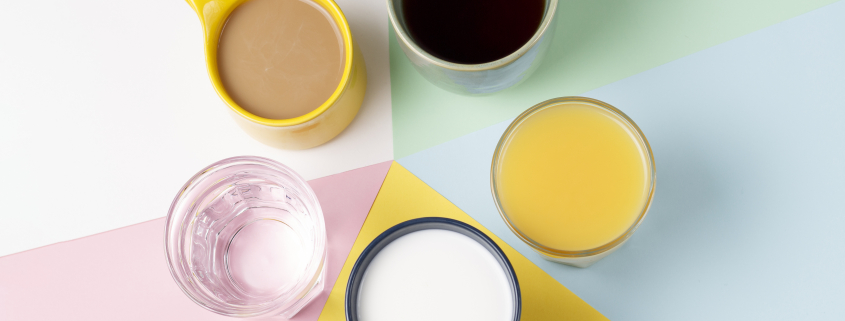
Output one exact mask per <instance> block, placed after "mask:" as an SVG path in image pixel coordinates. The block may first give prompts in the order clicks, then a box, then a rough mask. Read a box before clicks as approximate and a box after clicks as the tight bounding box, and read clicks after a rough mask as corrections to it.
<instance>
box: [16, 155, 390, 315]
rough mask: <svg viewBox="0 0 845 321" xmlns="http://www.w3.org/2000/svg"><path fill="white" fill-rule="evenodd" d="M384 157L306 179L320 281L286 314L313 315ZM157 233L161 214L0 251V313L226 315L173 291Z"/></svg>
mask: <svg viewBox="0 0 845 321" xmlns="http://www.w3.org/2000/svg"><path fill="white" fill-rule="evenodd" d="M390 164H391V162H384V163H380V164H376V165H372V166H368V167H364V168H360V169H356V170H352V171H348V172H344V173H340V174H336V175H332V176H328V177H324V178H319V179H316V180H312V181H309V184H310V185H311V187H312V188H313V189H314V192H316V194H317V197H318V198H319V200H320V203H321V205H322V207H323V212H324V215H325V219H326V230H327V233H328V244H329V257H328V266H327V269H328V270H327V274H326V275H327V280H326V286H325V290H324V291H323V293H322V294H320V296H318V297H317V298H316V299H315V301H314V302H312V303H311V304H309V305H308V306H307V307H306V308H305V309H303V310H302V311H301V312H300V313H299V314H298V315H297V316H296V317H295V318H294V320H302V321H307V320H317V318H318V317H319V315H320V311H321V310H322V308H323V306H324V305H325V302H326V299H327V298H328V293H329V291H331V289H332V287H333V286H334V283H335V281H336V280H337V276H338V275H339V274H340V269H341V267H342V266H343V262H344V261H345V260H346V256H347V255H348V253H349V251H350V249H351V248H352V244H353V243H354V241H355V238H356V237H357V235H358V232H359V230H360V229H361V226H362V225H363V224H364V220H365V219H366V217H367V213H368V212H369V210H370V206H372V204H373V201H374V200H375V197H376V195H377V194H378V191H379V189H380V188H381V184H382V182H383V181H384V177H385V175H386V174H387V170H388V169H389V168H390ZM174 188H178V187H174ZM174 191H175V190H174ZM168 205H169V204H162V205H161V208H162V211H165V210H166V208H167V206H168ZM80 210H82V209H80ZM115 215H120V213H115ZM23 228H37V227H23ZM163 232H164V219H163V218H161V219H156V220H152V221H149V222H144V223H140V224H136V225H132V226H128V227H124V228H120V229H117V230H113V231H109V232H105V233H101V234H97V235H92V236H89V237H85V238H82V239H78V240H73V241H68V242H63V243H58V244H54V245H50V246H46V247H42V248H38V249H34V250H30V251H26V252H22V253H18V254H13V255H10V256H6V257H2V258H0V320H232V319H231V318H226V317H222V316H218V315H216V314H214V313H211V312H208V311H206V310H205V309H203V308H201V307H199V306H198V305H196V304H194V303H193V302H191V301H190V299H188V297H186V296H185V295H184V294H183V293H182V291H180V290H179V288H178V287H177V286H176V284H175V283H174V282H173V279H172V278H171V277H170V272H168V270H167V266H166V265H165V263H164V247H163V244H162V242H163Z"/></svg>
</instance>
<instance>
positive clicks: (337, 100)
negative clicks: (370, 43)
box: [186, 0, 367, 149]
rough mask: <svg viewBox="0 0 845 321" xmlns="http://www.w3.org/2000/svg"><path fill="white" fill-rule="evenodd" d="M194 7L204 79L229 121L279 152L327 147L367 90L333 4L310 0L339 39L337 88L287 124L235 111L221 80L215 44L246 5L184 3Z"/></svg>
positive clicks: (203, 0) (234, 0)
mask: <svg viewBox="0 0 845 321" xmlns="http://www.w3.org/2000/svg"><path fill="white" fill-rule="evenodd" d="M186 1H187V2H188V4H190V5H191V7H192V8H194V11H196V12H197V15H198V16H199V18H200V22H201V23H202V29H203V32H204V34H205V59H206V63H207V65H208V75H209V77H210V78H211V83H212V84H213V85H214V89H215V90H216V91H217V94H218V95H220V98H221V99H223V101H225V102H226V104H227V105H229V111H231V115H232V117H233V118H234V119H235V121H236V122H237V123H238V125H240V126H241V128H243V129H244V131H246V132H247V133H248V134H249V135H250V136H252V137H253V138H255V139H256V140H258V141H260V142H262V143H265V144H267V145H270V146H273V147H278V148H284V149H306V148H311V147H315V146H318V145H320V144H323V143H325V142H328V141H329V140H331V139H332V138H334V137H335V136H337V135H338V134H340V132H341V131H343V129H344V128H346V126H348V125H349V123H351V122H352V119H354V118H355V115H356V114H357V113H358V109H359V108H360V107H361V102H362V101H363V100H364V92H365V91H366V88H367V69H366V66H365V65H364V57H363V56H361V51H360V50H359V49H358V46H357V45H356V44H355V42H354V41H353V40H352V33H351V32H350V31H349V24H348V23H347V22H346V17H345V16H344V15H343V12H341V11H340V7H338V6H337V4H336V3H334V1H332V0H312V1H314V2H315V3H317V4H319V5H320V6H321V7H323V8H324V9H326V11H328V12H329V14H330V15H331V16H332V19H334V22H335V24H336V25H337V27H338V30H340V34H341V37H342V38H343V52H344V64H345V65H344V67H343V76H342V77H341V79H340V83H339V84H338V86H337V88H336V89H335V91H334V93H332V95H331V97H329V99H328V100H326V101H325V102H323V104H322V105H320V106H315V107H316V108H315V109H314V110H312V111H311V112H309V113H307V114H305V115H302V116H299V117H296V118H291V119H269V118H264V117H260V116H257V115H254V114H252V113H250V112H249V111H247V110H245V109H243V108H242V107H241V106H238V104H237V103H235V101H234V100H232V98H231V97H229V94H228V93H227V92H226V89H225V88H224V87H223V83H222V82H221V81H220V74H219V72H218V70H217V43H218V41H219V39H220V33H221V32H222V31H223V26H224V25H225V24H226V20H227V19H228V17H229V14H231V13H232V11H233V10H234V9H235V8H236V7H237V6H238V5H240V4H242V3H244V2H246V1H247V0H186Z"/></svg>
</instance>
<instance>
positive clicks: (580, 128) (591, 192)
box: [494, 101, 653, 251]
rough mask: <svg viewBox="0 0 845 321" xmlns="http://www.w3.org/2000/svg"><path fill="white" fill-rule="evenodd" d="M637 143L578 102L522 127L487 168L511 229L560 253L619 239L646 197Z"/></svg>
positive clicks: (621, 122) (621, 125) (624, 125)
mask: <svg viewBox="0 0 845 321" xmlns="http://www.w3.org/2000/svg"><path fill="white" fill-rule="evenodd" d="M511 126H512V127H513V126H514V125H511ZM639 137H640V135H638V131H637V130H636V129H635V128H633V127H632V126H631V125H630V124H628V122H627V121H625V119H623V118H622V117H620V116H619V115H617V114H616V113H614V112H613V111H611V110H608V109H606V108H603V107H599V106H596V105H593V104H589V103H582V102H579V101H562V102H560V103H557V104H551V105H550V106H546V107H544V108H540V109H539V110H537V111H535V112H534V113H532V114H530V115H529V116H528V117H525V118H524V119H522V121H521V123H519V124H516V127H513V129H512V132H511V133H510V135H509V138H508V140H506V141H503V143H502V144H503V145H502V146H500V151H499V153H500V155H498V166H497V168H494V171H495V173H494V174H495V175H494V177H495V180H496V181H495V182H494V184H495V187H496V190H497V194H498V195H497V196H498V200H499V203H500V206H501V210H502V211H503V213H505V214H504V215H505V216H507V218H506V219H507V220H508V221H509V223H510V224H511V227H512V228H514V229H516V230H518V233H517V234H522V235H521V236H522V237H523V238H528V239H530V240H532V241H533V242H535V243H539V244H540V245H542V246H544V247H548V248H551V249H554V250H560V251H585V250H590V249H594V248H598V247H601V246H603V245H606V244H608V243H610V242H613V241H614V240H616V239H617V238H619V237H620V236H623V235H624V234H625V233H626V232H627V231H628V229H629V228H631V227H632V226H634V225H635V223H637V221H638V219H639V218H640V215H641V214H643V213H644V210H645V208H646V207H647V204H648V202H649V201H650V195H651V189H652V179H653V177H652V168H651V163H650V152H648V151H646V148H647V147H646V146H644V142H642V141H640V139H639Z"/></svg>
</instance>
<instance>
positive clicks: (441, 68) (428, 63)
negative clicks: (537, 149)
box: [387, 0, 557, 95]
mask: <svg viewBox="0 0 845 321" xmlns="http://www.w3.org/2000/svg"><path fill="white" fill-rule="evenodd" d="M403 2H404V1H403V0H387V12H388V16H389V17H390V24H391V25H393V30H394V31H395V32H396V37H397V38H398V40H399V46H400V47H401V48H402V51H404V52H405V55H406V56H407V57H408V59H410V60H411V63H412V64H413V65H414V68H416V69H417V71H418V72H419V73H420V74H422V75H423V77H425V78H426V79H428V81H430V82H431V83H433V84H435V85H437V86H438V87H441V88H443V89H446V90H448V91H451V92H455V93H459V94H464V95H483V94H490V93H494V92H497V91H500V90H504V89H506V88H509V87H512V86H514V85H516V84H519V83H520V82H522V81H523V80H525V79H526V78H528V76H530V75H531V73H532V72H534V70H536V69H537V67H538V66H539V65H540V63H541V62H542V61H543V56H545V53H546V50H547V49H548V48H549V43H551V41H552V38H553V36H554V17H555V11H556V9H557V0H546V1H545V2H546V7H545V10H544V11H543V20H542V21H541V22H540V27H539V28H537V31H536V32H535V33H534V36H532V37H531V39H530V40H528V42H526V43H525V44H524V45H522V47H520V48H519V50H517V51H515V52H513V53H511V54H510V55H507V56H505V57H504V58H501V59H499V60H495V61H492V62H488V63H483V64H475V65H466V64H457V63H453V62H449V61H446V60H443V59H440V58H437V57H435V56H433V55H431V54H430V53H428V52H426V51H425V50H423V49H422V48H420V46H419V45H417V43H416V42H414V40H413V38H411V36H410V33H409V32H408V29H407V27H406V25H405V18H404V15H403V14H402V5H403Z"/></svg>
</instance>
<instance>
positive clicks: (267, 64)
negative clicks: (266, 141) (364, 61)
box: [217, 0, 344, 119]
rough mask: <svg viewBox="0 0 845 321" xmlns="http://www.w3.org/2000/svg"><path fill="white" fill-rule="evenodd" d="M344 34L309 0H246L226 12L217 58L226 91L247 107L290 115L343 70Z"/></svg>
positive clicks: (330, 86)
mask: <svg viewBox="0 0 845 321" xmlns="http://www.w3.org/2000/svg"><path fill="white" fill-rule="evenodd" d="M343 56H344V52H343V38H342V36H341V34H340V30H339V29H338V27H337V25H336V24H335V22H334V20H332V17H331V15H330V14H329V12H328V11H326V9H324V8H323V7H321V6H320V5H319V4H317V3H314V2H312V1H309V0H249V1H247V2H244V3H243V4H241V5H239V6H238V7H237V8H235V10H234V11H233V12H232V14H231V15H229V19H228V21H226V25H225V27H224V28H223V32H222V33H221V35H220V44H219V47H218V49H217V64H218V68H219V70H220V80H221V81H222V82H223V87H225V88H226V91H227V92H228V93H229V96H231V97H232V99H233V100H234V101H235V102H236V103H238V105H240V106H241V107H243V108H244V109H246V110H247V111H249V112H251V113H253V114H255V115H258V116H261V117H264V118H269V119H289V118H295V117H299V116H302V115H305V114H307V113H308V112H310V111H312V110H314V109H316V108H317V107H320V105H322V104H323V102H325V101H326V100H328V99H329V97H331V95H332V93H334V91H335V89H336V88H337V86H338V84H339V83H340V79H341V77H342V76H343V67H344V58H343Z"/></svg>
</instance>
